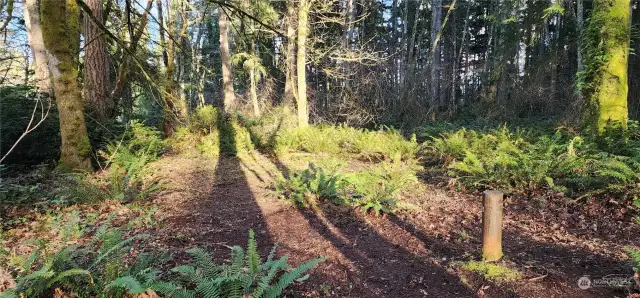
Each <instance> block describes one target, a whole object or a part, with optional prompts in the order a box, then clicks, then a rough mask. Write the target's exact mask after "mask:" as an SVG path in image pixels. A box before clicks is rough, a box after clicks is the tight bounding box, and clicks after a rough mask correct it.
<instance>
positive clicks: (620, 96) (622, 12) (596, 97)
mask: <svg viewBox="0 0 640 298" xmlns="http://www.w3.org/2000/svg"><path fill="white" fill-rule="evenodd" d="M591 21H592V22H596V23H592V24H590V26H594V25H597V26H598V39H599V40H598V44H600V45H602V48H603V51H604V53H603V54H604V55H605V56H606V57H607V60H606V61H605V62H604V63H603V64H602V65H601V66H600V67H599V69H598V70H597V72H596V74H595V78H594V79H595V83H596V84H597V86H595V90H594V92H593V94H592V97H591V100H590V103H589V106H588V109H587V111H588V113H590V114H589V115H588V118H589V119H587V120H588V121H589V123H588V124H590V125H591V126H592V127H593V128H595V129H597V131H598V133H599V134H602V133H603V132H604V131H605V129H606V128H609V127H612V128H615V127H622V128H626V127H627V120H628V117H629V112H628V109H627V94H628V92H629V86H628V82H627V78H628V77H627V66H628V56H629V46H630V38H631V1H630V0H596V1H594V2H593V12H592V17H591Z"/></svg>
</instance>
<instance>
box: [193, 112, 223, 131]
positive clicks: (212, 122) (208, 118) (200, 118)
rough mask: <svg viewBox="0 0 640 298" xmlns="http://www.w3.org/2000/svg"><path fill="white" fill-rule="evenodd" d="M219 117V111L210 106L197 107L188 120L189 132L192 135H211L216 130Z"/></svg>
mask: <svg viewBox="0 0 640 298" xmlns="http://www.w3.org/2000/svg"><path fill="white" fill-rule="evenodd" d="M221 116H222V114H221V113H220V110H219V109H218V108H216V107H214V106H212V105H205V106H203V107H198V108H197V109H195V110H194V111H193V114H192V115H191V118H189V130H190V131H191V132H194V133H205V134H207V133H211V132H212V131H214V130H216V129H217V126H218V123H219V122H220V117H221Z"/></svg>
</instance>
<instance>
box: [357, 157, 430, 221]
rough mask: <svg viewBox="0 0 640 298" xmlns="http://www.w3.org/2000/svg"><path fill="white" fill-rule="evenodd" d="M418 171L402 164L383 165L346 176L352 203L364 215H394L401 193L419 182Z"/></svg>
mask: <svg viewBox="0 0 640 298" xmlns="http://www.w3.org/2000/svg"><path fill="white" fill-rule="evenodd" d="M415 172H416V169H414V168H413V167H411V166H408V165H404V164H401V163H382V164H380V165H379V166H377V167H375V168H374V169H371V170H364V171H359V172H355V173H350V174H347V175H346V180H347V181H348V184H349V186H350V187H351V189H352V192H351V193H352V194H351V203H352V204H353V205H354V206H356V207H359V208H360V209H361V210H362V212H363V213H368V212H369V211H373V212H374V213H375V214H376V215H378V216H379V215H380V214H381V213H392V212H393V210H394V208H395V207H396V201H397V198H398V194H399V193H400V191H402V190H404V189H406V188H407V187H408V186H410V185H411V184H412V183H415V182H416V181H417V177H416V176H415Z"/></svg>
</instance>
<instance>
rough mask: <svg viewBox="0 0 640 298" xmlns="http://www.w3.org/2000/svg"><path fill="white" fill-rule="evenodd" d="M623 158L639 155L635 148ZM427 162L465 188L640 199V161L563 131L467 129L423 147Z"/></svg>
mask: <svg viewBox="0 0 640 298" xmlns="http://www.w3.org/2000/svg"><path fill="white" fill-rule="evenodd" d="M621 146H622V145H621V144H620V145H619V146H615V147H617V148H618V152H626V153H633V152H638V150H637V149H634V147H632V146H631V145H629V144H627V145H625V146H626V148H621ZM422 153H423V155H424V156H425V157H426V158H427V159H431V160H435V161H437V162H439V163H442V164H444V165H445V166H446V167H447V168H448V170H449V172H448V174H449V175H450V176H451V177H453V178H456V179H457V181H458V182H459V183H460V184H461V185H462V186H464V187H468V188H475V189H485V188H501V189H505V190H507V191H528V190H532V189H538V188H552V189H555V190H558V191H569V192H571V193H574V194H582V195H595V194H601V193H624V194H625V195H627V196H629V195H634V194H637V190H636V188H637V183H638V182H640V174H639V173H640V159H638V157H639V156H640V155H631V154H630V155H617V154H614V153H611V152H609V151H607V150H606V149H604V148H603V147H602V146H601V144H599V143H598V142H597V141H595V140H590V139H583V138H582V137H580V136H570V135H567V134H565V133H562V132H561V131H557V132H556V133H555V134H554V135H551V136H545V135H543V136H536V135H535V134H534V133H533V132H531V131H525V130H516V131H511V130H509V129H508V128H507V127H506V126H503V127H501V128H499V129H495V130H488V131H476V130H466V129H461V130H458V131H456V132H452V133H445V134H442V135H441V136H440V137H437V138H434V139H433V140H432V141H429V142H426V143H425V145H424V146H423V151H422Z"/></svg>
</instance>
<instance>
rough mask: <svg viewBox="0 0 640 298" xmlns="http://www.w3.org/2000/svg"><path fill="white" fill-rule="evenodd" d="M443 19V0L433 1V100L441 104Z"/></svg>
mask: <svg viewBox="0 0 640 298" xmlns="http://www.w3.org/2000/svg"><path fill="white" fill-rule="evenodd" d="M441 19H442V0H432V1H431V45H432V47H431V48H432V54H431V102H432V104H434V105H436V106H437V105H439V103H438V101H439V89H440V88H439V87H440V45H439V44H438V42H437V37H438V34H439V32H440V27H441V25H442V24H441V22H442V21H441Z"/></svg>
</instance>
